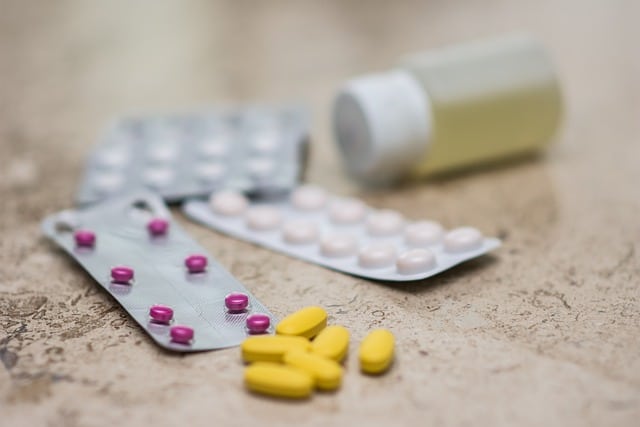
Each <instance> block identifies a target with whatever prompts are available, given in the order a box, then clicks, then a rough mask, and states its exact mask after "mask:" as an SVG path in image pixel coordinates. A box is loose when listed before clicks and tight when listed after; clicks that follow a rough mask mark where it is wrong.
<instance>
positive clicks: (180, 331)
mask: <svg viewBox="0 0 640 427" xmlns="http://www.w3.org/2000/svg"><path fill="white" fill-rule="evenodd" d="M169 335H170V336H171V341H173V342H177V343H179V344H189V343H191V340H193V328H191V327H189V326H184V325H176V326H174V327H172V328H171V330H170V331H169Z"/></svg>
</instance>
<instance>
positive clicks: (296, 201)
mask: <svg viewBox="0 0 640 427" xmlns="http://www.w3.org/2000/svg"><path fill="white" fill-rule="evenodd" d="M326 203H327V192H326V191H324V190H323V189H322V188H320V187H317V186H315V185H301V186H300V187H298V188H296V189H295V190H294V192H293V193H292V194H291V204H292V205H293V206H294V207H295V208H296V209H299V210H301V211H315V210H318V209H322V208H323V207H324V206H325V205H326Z"/></svg>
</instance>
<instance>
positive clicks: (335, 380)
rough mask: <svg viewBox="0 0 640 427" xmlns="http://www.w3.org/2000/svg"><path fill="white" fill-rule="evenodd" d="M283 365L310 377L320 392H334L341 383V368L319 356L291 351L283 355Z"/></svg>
mask: <svg viewBox="0 0 640 427" xmlns="http://www.w3.org/2000/svg"><path fill="white" fill-rule="evenodd" d="M284 363H285V364H287V365H289V366H293V367H294V368H298V369H301V370H303V371H305V372H306V373H308V374H309V375H311V377H312V378H313V380H314V382H315V386H316V387H317V388H319V389H320V390H335V389H337V388H338V387H340V384H341V383H342V367H341V366H340V365H339V364H338V362H336V361H334V360H331V359H327V358H325V357H322V356H320V355H317V354H314V353H308V352H306V351H302V350H292V351H290V352H288V353H287V354H285V355H284Z"/></svg>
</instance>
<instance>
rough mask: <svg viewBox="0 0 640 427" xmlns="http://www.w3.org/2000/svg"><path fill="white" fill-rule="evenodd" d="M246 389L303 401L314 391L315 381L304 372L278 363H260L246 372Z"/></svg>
mask: <svg viewBox="0 0 640 427" xmlns="http://www.w3.org/2000/svg"><path fill="white" fill-rule="evenodd" d="M244 382H245V385H246V387H247V388H248V389H249V390H251V391H253V392H256V393H261V394H266V395H269V396H275V397H286V398H293V399H296V398H297V399H302V398H306V397H309V396H310V395H311V392H312V391H313V379H312V378H311V376H310V375H309V374H308V373H306V372H305V371H303V370H300V369H297V368H294V367H291V366H285V365H280V364H277V363H269V362H258V363H254V364H253V365H251V366H248V367H247V368H245V370H244Z"/></svg>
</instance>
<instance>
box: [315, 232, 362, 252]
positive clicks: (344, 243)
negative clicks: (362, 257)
mask: <svg viewBox="0 0 640 427" xmlns="http://www.w3.org/2000/svg"><path fill="white" fill-rule="evenodd" d="M357 250H358V241H357V240H356V238H355V237H354V236H351V235H348V234H330V235H328V236H325V237H323V238H322V241H321V242H320V251H321V252H322V254H323V255H324V256H326V257H329V258H344V257H348V256H352V255H355V253H356V251H357Z"/></svg>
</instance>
